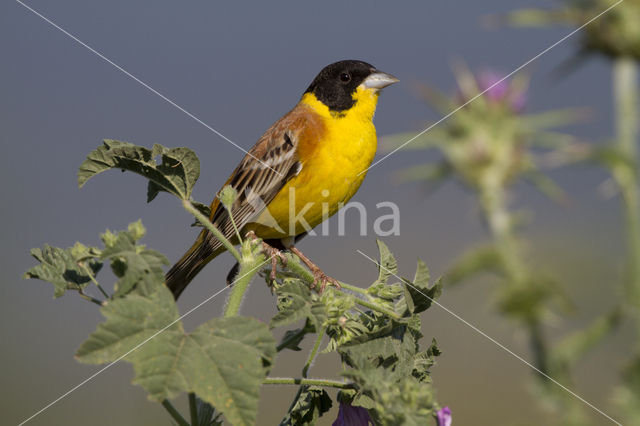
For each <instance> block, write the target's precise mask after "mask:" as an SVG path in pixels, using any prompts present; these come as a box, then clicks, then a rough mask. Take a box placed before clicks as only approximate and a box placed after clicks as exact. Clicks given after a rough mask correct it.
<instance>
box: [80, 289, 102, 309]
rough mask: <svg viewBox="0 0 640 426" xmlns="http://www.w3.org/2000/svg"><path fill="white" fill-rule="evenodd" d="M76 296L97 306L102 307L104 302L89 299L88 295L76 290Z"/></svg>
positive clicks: (92, 298)
mask: <svg viewBox="0 0 640 426" xmlns="http://www.w3.org/2000/svg"><path fill="white" fill-rule="evenodd" d="M78 294H79V295H80V297H82V298H83V299H84V300H88V301H89V302H92V303H95V304H96V305H98V306H104V302H103V301H101V300H99V299H96V298H95V297H91V296H89V295H86V294H84V292H83V291H82V290H78Z"/></svg>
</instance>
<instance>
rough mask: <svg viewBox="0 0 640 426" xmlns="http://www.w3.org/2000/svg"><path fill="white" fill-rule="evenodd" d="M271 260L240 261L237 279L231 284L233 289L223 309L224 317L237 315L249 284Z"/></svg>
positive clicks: (253, 259)
mask: <svg viewBox="0 0 640 426" xmlns="http://www.w3.org/2000/svg"><path fill="white" fill-rule="evenodd" d="M270 260H271V259H266V260H265V258H264V256H262V255H260V256H254V257H253V258H245V259H242V258H241V260H240V271H238V278H237V279H236V280H235V281H234V282H233V283H232V285H233V289H232V290H231V295H230V296H229V300H228V302H227V306H226V307H225V309H224V317H225V318H228V317H234V316H236V315H238V311H239V310H240V305H241V304H242V299H243V298H244V294H245V292H246V291H247V287H248V286H249V283H250V282H251V280H252V279H253V277H254V276H255V274H256V273H257V272H258V271H259V270H260V268H261V267H262V266H263V265H264V264H266V263H267V262H269V261H270Z"/></svg>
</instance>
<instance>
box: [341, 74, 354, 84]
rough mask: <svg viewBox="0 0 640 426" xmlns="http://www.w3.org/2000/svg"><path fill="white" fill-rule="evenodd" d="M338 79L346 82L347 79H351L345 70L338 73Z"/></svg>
mask: <svg viewBox="0 0 640 426" xmlns="http://www.w3.org/2000/svg"><path fill="white" fill-rule="evenodd" d="M340 80H342V81H344V82H345V83H346V82H347V81H349V80H351V75H349V73H347V72H343V73H342V74H340Z"/></svg>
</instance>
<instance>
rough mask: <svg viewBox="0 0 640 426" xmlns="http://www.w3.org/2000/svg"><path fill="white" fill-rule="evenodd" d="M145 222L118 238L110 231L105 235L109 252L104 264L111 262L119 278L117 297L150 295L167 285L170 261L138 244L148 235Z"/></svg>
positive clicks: (106, 254)
mask: <svg viewBox="0 0 640 426" xmlns="http://www.w3.org/2000/svg"><path fill="white" fill-rule="evenodd" d="M145 232H146V231H145V229H144V226H142V222H140V221H138V222H135V223H132V224H130V225H129V229H128V230H127V231H120V232H118V233H117V234H114V233H112V232H111V231H109V230H107V231H106V232H105V233H104V234H102V235H101V238H102V242H103V243H104V245H105V249H104V250H103V251H102V253H101V255H100V259H102V260H110V261H111V269H112V270H113V272H114V274H115V275H116V276H117V277H118V278H119V279H118V281H117V282H116V284H115V286H114V290H115V292H114V297H120V296H124V295H125V294H127V293H128V292H130V291H131V290H133V289H134V288H138V289H139V290H140V291H142V292H144V293H149V292H151V291H153V289H155V287H157V286H158V285H161V284H162V283H163V282H164V270H163V265H168V264H169V260H168V259H167V258H166V257H165V256H163V255H162V254H160V253H158V252H157V251H155V250H151V249H148V248H146V247H145V246H144V245H138V244H136V243H137V241H138V240H139V239H140V238H142V236H144V234H145Z"/></svg>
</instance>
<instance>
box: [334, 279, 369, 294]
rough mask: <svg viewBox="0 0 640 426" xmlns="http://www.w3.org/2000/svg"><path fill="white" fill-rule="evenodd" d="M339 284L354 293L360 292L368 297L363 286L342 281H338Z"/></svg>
mask: <svg viewBox="0 0 640 426" xmlns="http://www.w3.org/2000/svg"><path fill="white" fill-rule="evenodd" d="M340 286H341V287H342V288H344V289H345V290H349V291H353V292H354V293H360V294H362V295H364V296H367V297H370V295H369V293H368V292H367V289H365V288H360V287H356V286H355V285H351V284H347V283H343V282H342V281H340Z"/></svg>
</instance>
